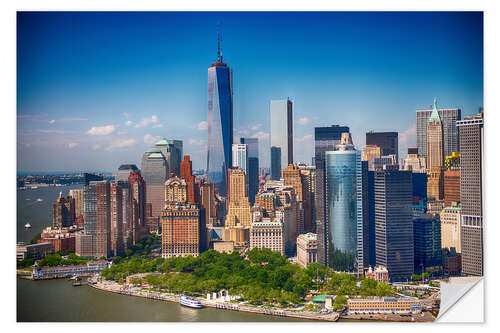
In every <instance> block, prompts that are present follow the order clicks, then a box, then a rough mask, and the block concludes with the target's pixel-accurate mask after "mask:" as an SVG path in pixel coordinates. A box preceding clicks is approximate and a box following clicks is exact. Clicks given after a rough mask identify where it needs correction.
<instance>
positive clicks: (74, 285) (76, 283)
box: [73, 281, 82, 287]
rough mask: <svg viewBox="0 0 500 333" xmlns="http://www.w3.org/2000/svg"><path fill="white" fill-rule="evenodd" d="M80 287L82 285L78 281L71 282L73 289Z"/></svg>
mask: <svg viewBox="0 0 500 333" xmlns="http://www.w3.org/2000/svg"><path fill="white" fill-rule="evenodd" d="M81 285H82V283H81V282H80V281H75V282H73V287H79V286H81Z"/></svg>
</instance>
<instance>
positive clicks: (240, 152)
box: [232, 143, 248, 176]
mask: <svg viewBox="0 0 500 333" xmlns="http://www.w3.org/2000/svg"><path fill="white" fill-rule="evenodd" d="M232 167H233V168H239V169H241V170H243V172H245V175H247V176H248V146H247V145H246V144H242V143H233V165H232Z"/></svg>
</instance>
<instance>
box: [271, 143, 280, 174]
mask: <svg viewBox="0 0 500 333" xmlns="http://www.w3.org/2000/svg"><path fill="white" fill-rule="evenodd" d="M280 175H281V147H274V146H273V147H271V180H279V179H280Z"/></svg>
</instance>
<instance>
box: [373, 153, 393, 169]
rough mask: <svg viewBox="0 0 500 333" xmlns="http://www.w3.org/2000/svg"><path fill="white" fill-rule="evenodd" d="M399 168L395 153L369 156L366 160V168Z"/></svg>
mask: <svg viewBox="0 0 500 333" xmlns="http://www.w3.org/2000/svg"><path fill="white" fill-rule="evenodd" d="M388 167H389V168H392V169H396V170H398V169H399V165H398V161H397V159H396V155H387V156H381V157H380V158H371V159H369V160H368V170H370V171H375V170H385V169H387V168H388Z"/></svg>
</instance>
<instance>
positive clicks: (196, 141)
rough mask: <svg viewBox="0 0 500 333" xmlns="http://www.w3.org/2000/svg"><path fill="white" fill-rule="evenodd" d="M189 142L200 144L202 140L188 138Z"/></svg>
mask: <svg viewBox="0 0 500 333" xmlns="http://www.w3.org/2000/svg"><path fill="white" fill-rule="evenodd" d="M189 144H190V145H196V146H201V145H202V144H203V140H196V139H189Z"/></svg>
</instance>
